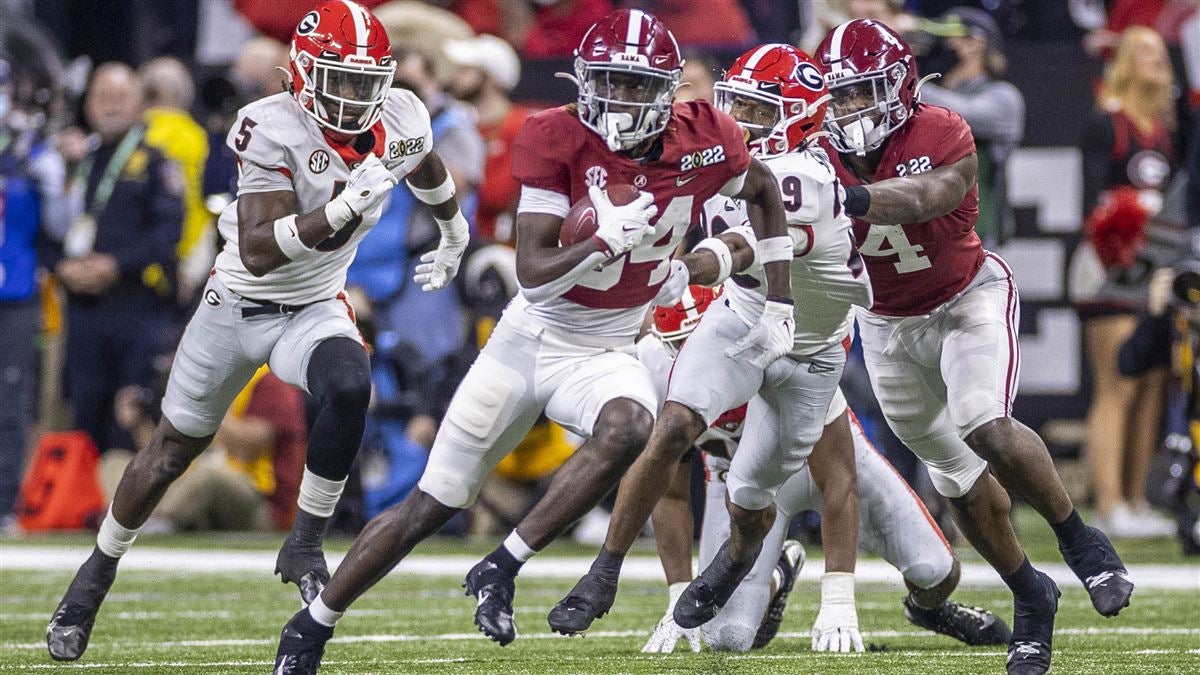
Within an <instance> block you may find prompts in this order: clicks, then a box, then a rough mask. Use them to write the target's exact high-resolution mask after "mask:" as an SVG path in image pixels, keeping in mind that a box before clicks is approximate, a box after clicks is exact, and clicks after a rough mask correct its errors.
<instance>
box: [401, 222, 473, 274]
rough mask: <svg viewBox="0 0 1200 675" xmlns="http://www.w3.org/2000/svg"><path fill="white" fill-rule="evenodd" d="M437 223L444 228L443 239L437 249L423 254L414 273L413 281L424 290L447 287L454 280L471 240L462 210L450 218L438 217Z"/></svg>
mask: <svg viewBox="0 0 1200 675" xmlns="http://www.w3.org/2000/svg"><path fill="white" fill-rule="evenodd" d="M437 223H438V227H440V228H441V230H442V239H441V241H439V242H438V247H437V250H436V251H429V252H428V253H425V254H424V255H422V256H421V262H420V264H418V265H417V268H416V270H415V274H413V281H415V282H417V283H418V284H421V290H423V291H436V290H438V289H441V288H445V287H446V286H448V285H449V284H450V282H451V281H453V280H454V277H455V275H457V274H458V265H459V263H460V262H462V257H463V253H464V252H465V251H466V250H467V242H468V241H469V240H470V234H469V233H468V225H467V219H466V218H464V217H463V215H462V211H456V212H455V213H454V217H453V218H451V219H450V220H441V219H438V221H437Z"/></svg>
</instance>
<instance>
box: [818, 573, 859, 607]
mask: <svg viewBox="0 0 1200 675" xmlns="http://www.w3.org/2000/svg"><path fill="white" fill-rule="evenodd" d="M821 602H822V603H824V602H854V574H853V573H852V572H826V573H825V574H824V575H823V576H822V577H821Z"/></svg>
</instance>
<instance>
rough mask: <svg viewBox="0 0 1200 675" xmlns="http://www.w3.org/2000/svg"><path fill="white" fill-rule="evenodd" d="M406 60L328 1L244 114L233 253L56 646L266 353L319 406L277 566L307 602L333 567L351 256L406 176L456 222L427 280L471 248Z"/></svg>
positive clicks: (66, 605)
mask: <svg viewBox="0 0 1200 675" xmlns="http://www.w3.org/2000/svg"><path fill="white" fill-rule="evenodd" d="M394 71H395V66H394V63H393V61H392V55H391V45H390V44H389V42H388V38H387V34H386V33H385V32H384V30H383V27H382V26H381V25H380V24H379V22H378V21H377V20H376V19H375V18H374V17H373V16H372V15H371V14H370V13H369V12H368V11H367V10H365V9H364V8H362V7H361V6H359V5H357V4H355V3H353V2H350V1H349V0H331V1H329V2H325V3H323V4H321V5H320V6H319V7H317V8H316V9H315V10H313V11H311V12H309V13H308V14H306V15H305V16H304V18H303V19H301V21H300V23H299V25H298V26H297V27H296V31H295V34H294V36H293V39H292V46H291V73H290V75H291V89H290V91H285V92H282V93H279V94H276V95H274V96H269V97H267V98H264V99H261V100H259V101H256V102H254V103H251V104H250V105H248V106H246V107H245V108H243V109H242V110H241V111H239V113H238V117H237V121H236V122H235V123H234V126H233V128H232V129H231V131H230V133H229V137H228V143H229V145H230V147H231V148H232V149H233V150H234V152H236V153H237V158H238V163H239V169H240V172H239V178H238V199H237V201H235V202H234V203H232V204H230V205H229V207H228V208H226V209H225V211H224V212H223V213H222V214H221V218H220V221H219V222H220V224H219V227H220V231H221V235H222V236H223V237H224V238H225V240H226V244H225V249H224V250H223V251H222V252H221V253H220V255H219V256H218V258H217V262H216V267H215V269H214V270H213V273H212V275H211V278H210V280H209V283H208V286H207V287H206V288H205V290H204V293H203V296H202V302H201V303H200V306H199V308H198V309H197V310H196V314H195V315H194V316H193V318H192V320H191V321H190V322H189V324H188V327H187V330H186V332H185V333H184V336H183V339H182V341H181V342H180V345H179V348H178V350H177V352H176V356H175V362H174V364H173V366H172V368H171V374H170V380H169V382H168V384H167V391H166V395H165V397H164V399H163V404H162V412H163V416H162V421H161V423H160V424H159V427H158V429H157V431H156V433H155V436H154V439H153V440H152V441H151V443H150V445H149V447H147V448H145V449H143V450H142V451H141V452H139V453H138V454H137V456H136V457H135V458H134V460H133V461H132V462H131V463H130V464H129V466H128V468H127V469H126V471H125V475H124V476H123V477H122V479H121V483H120V486H119V487H118V488H117V492H116V495H115V497H114V499H113V504H112V508H111V510H110V511H109V513H108V516H107V517H106V518H105V520H104V523H103V525H101V528H100V534H99V536H98V537H97V548H96V550H95V551H94V552H93V554H92V557H91V558H89V560H88V561H87V562H86V563H85V564H84V565H83V567H81V568H80V570H79V573H78V574H77V575H76V577H75V580H74V582H72V584H71V586H70V588H69V589H68V590H67V594H66V596H65V597H64V598H63V601H62V603H61V604H60V605H59V607H58V610H57V611H56V612H55V614H54V617H53V618H52V619H51V623H50V626H49V629H48V631H47V643H48V646H49V649H50V654H51V656H52V657H54V658H55V659H58V660H74V659H77V658H79V656H80V655H81V654H82V653H83V651H84V649H86V647H87V641H88V636H89V634H90V632H91V628H92V624H93V622H94V620H95V616H96V612H97V610H98V609H99V606H100V603H101V601H102V600H103V599H104V595H105V593H107V591H108V588H109V586H110V585H111V584H112V581H113V579H114V578H115V575H116V567H117V562H118V560H119V558H120V556H121V555H123V554H124V553H125V552H126V551H127V550H128V549H129V547H130V546H131V545H132V543H133V540H134V538H135V537H136V536H137V533H138V530H139V529H140V528H141V526H142V524H143V523H145V521H146V518H147V517H148V516H149V515H150V512H151V511H152V510H153V509H154V506H155V505H156V504H157V503H158V501H159V499H160V498H161V497H162V494H163V492H164V491H165V490H166V488H167V486H168V485H170V484H171V482H172V481H174V480H175V479H176V478H177V477H178V476H179V475H180V474H181V473H182V472H183V471H184V469H186V468H187V466H188V465H189V464H190V463H191V461H192V460H193V459H194V458H195V457H196V456H197V455H199V454H200V452H201V451H203V450H204V449H205V448H206V447H208V445H209V443H210V442H211V441H212V438H213V435H214V434H215V433H216V431H217V428H218V427H219V426H220V424H221V421H222V419H223V418H224V416H225V412H226V410H227V409H228V408H229V405H230V404H231V403H232V401H233V399H234V397H235V396H236V395H237V393H238V392H239V391H240V390H241V389H242V388H243V387H244V386H245V384H246V382H247V381H249V379H250V377H251V376H252V375H253V374H254V372H255V371H256V370H257V369H258V368H259V367H261V366H262V365H263V364H264V363H267V364H269V365H270V367H271V370H272V371H273V372H274V373H275V374H276V375H277V376H279V377H280V379H282V380H284V381H285V382H288V383H289V384H292V385H295V386H298V387H301V388H303V389H305V390H306V391H308V392H309V393H310V394H312V395H313V396H314V397H315V398H316V399H317V400H318V402H319V405H320V410H319V412H318V414H317V417H316V419H315V421H314V424H313V426H312V429H311V431H310V432H309V436H308V439H309V442H308V455H307V461H306V467H305V472H304V477H303V479H302V482H301V485H300V495H299V500H298V501H299V510H298V514H297V516H296V521H295V523H294V525H293V527H292V532H291V534H290V535H289V536H288V538H287V540H286V542H285V543H284V545H283V548H282V549H281V551H280V553H279V558H278V561H277V563H276V572H277V573H279V574H280V575H281V577H282V578H283V580H284V581H290V582H294V583H296V584H297V585H298V586H299V587H300V594H301V597H302V599H303V601H304V602H305V603H307V602H310V601H312V599H313V598H314V597H316V595H317V593H318V592H319V591H320V589H321V587H322V586H323V584H324V583H325V582H326V581H327V580H328V579H329V572H328V570H327V568H326V565H325V559H324V554H323V552H322V540H323V537H324V530H325V525H326V521H327V520H328V518H329V517H330V516H331V515H332V513H333V509H334V506H335V505H336V504H337V501H338V498H339V497H340V495H341V492H342V488H343V486H344V485H345V482H346V476H347V474H348V472H349V469H350V465H351V463H352V462H353V461H354V457H355V454H356V453H357V451H358V447H359V445H360V443H361V441H362V433H363V425H364V423H365V415H366V409H367V403H368V401H369V399H370V392H371V379H370V364H369V362H368V360H367V353H366V350H365V348H364V346H363V344H362V338H361V336H360V335H359V333H358V330H357V329H356V328H355V325H354V311H353V309H351V307H350V305H349V304H348V303H347V302H346V296H345V293H344V292H343V285H344V284H345V281H346V269H347V268H348V267H349V265H350V262H351V261H352V260H353V258H354V252H355V249H356V247H357V245H358V242H359V241H361V240H362V238H363V237H364V236H365V235H366V234H367V232H368V231H370V229H371V227H372V226H373V225H374V224H375V223H376V222H377V221H378V220H379V215H380V213H381V212H382V210H383V205H384V201H385V199H386V198H387V196H388V194H389V192H390V191H391V189H392V188H393V187H395V185H396V184H397V183H398V181H399V180H400V179H405V180H406V181H407V182H408V185H409V186H410V188H411V189H412V191H413V193H414V194H415V195H416V196H417V198H418V199H420V200H422V201H423V202H425V203H426V204H429V205H430V206H431V208H432V210H433V214H434V216H435V218H436V219H437V220H438V223H439V225H440V226H441V229H442V241H441V244H440V246H439V247H438V250H437V251H436V252H434V253H432V254H429V255H428V258H423V261H424V264H423V265H422V266H420V267H418V268H417V275H416V277H417V278H416V281H417V283H421V284H423V287H424V288H425V289H426V290H433V289H438V288H443V287H445V286H446V284H448V283H449V282H450V280H451V279H452V278H453V277H454V275H455V274H456V272H457V269H458V261H459V258H460V257H461V256H462V253H463V251H464V250H465V248H466V244H467V236H468V235H467V223H466V220H465V219H464V218H463V216H462V214H461V213H460V212H459V209H458V204H457V203H456V202H455V200H454V183H453V181H451V179H450V176H449V174H448V173H447V172H446V170H445V167H444V166H443V165H442V163H441V160H439V159H438V157H437V155H436V154H434V153H433V152H432V135H431V132H430V128H429V113H428V112H427V111H426V110H425V107H424V105H422V104H421V102H420V101H419V100H418V99H417V98H416V97H415V96H414V95H413V94H411V93H409V92H407V91H403V90H393V89H392V88H391V84H392V76H393V73H394Z"/></svg>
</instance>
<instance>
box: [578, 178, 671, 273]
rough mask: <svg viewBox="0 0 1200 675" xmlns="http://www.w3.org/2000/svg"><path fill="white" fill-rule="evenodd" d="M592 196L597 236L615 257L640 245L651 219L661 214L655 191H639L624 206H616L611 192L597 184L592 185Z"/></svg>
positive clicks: (648, 229)
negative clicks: (656, 203) (651, 192)
mask: <svg viewBox="0 0 1200 675" xmlns="http://www.w3.org/2000/svg"><path fill="white" fill-rule="evenodd" d="M588 197H589V198H590V199H591V200H592V206H594V207H595V208H596V223H597V224H598V228H597V229H596V236H597V237H599V238H600V240H601V241H603V242H604V245H605V246H607V247H608V251H606V253H607V254H608V256H609V257H610V258H611V257H613V256H618V255H621V254H622V253H624V252H626V251H628V250H629V249H631V248H633V247H634V246H637V245H638V244H639V243H641V241H642V237H644V236H646V233H647V232H648V231H650V219H651V218H653V217H654V216H655V215H657V214H658V207H657V206H655V205H654V195H652V194H650V193H649V192H641V193H638V198H637V199H635V200H633V201H632V202H629V203H628V204H626V205H624V206H614V205H613V203H612V202H611V201H609V200H608V195H607V194H605V192H604V191H603V190H601V189H600V188H598V187H596V186H595V185H593V186H591V187H589V188H588Z"/></svg>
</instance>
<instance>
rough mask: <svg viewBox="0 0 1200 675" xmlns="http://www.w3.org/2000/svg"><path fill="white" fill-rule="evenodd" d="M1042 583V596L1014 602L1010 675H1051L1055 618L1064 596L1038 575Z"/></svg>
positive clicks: (1048, 579) (1009, 647)
mask: <svg viewBox="0 0 1200 675" xmlns="http://www.w3.org/2000/svg"><path fill="white" fill-rule="evenodd" d="M1037 575H1038V578H1039V579H1040V580H1041V582H1042V587H1043V593H1042V595H1041V597H1038V598H1033V599H1022V598H1016V599H1015V600H1014V603H1013V630H1012V639H1011V641H1010V642H1009V644H1008V660H1007V662H1006V664H1005V667H1006V669H1007V672H1008V675H1043V674H1044V673H1048V672H1050V654H1051V650H1050V645H1051V640H1052V639H1053V637H1054V615H1055V614H1056V613H1057V612H1058V598H1059V597H1060V596H1061V595H1062V593H1061V592H1060V591H1059V590H1058V586H1056V585H1055V584H1054V581H1052V580H1051V579H1050V577H1048V576H1046V575H1045V574H1042V573H1041V572H1037Z"/></svg>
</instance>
